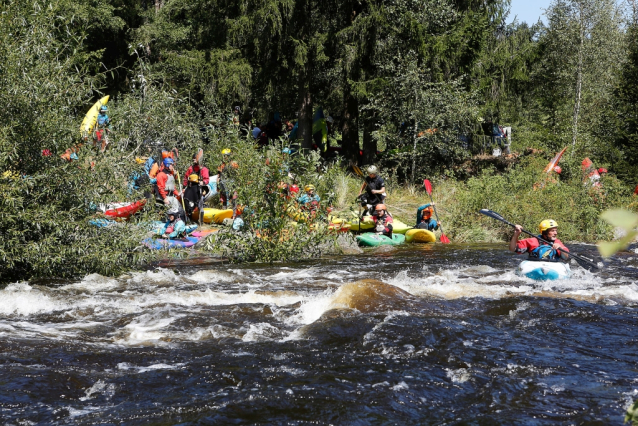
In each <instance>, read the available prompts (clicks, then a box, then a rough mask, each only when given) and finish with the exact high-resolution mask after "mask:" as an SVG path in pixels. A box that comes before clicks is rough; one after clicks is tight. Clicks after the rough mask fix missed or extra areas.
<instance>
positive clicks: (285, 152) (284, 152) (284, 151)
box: [281, 148, 291, 154]
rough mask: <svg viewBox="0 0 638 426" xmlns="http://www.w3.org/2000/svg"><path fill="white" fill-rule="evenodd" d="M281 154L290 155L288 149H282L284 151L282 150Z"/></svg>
mask: <svg viewBox="0 0 638 426" xmlns="http://www.w3.org/2000/svg"><path fill="white" fill-rule="evenodd" d="M281 153H282V154H290V153H291V151H290V148H284V149H282V150H281Z"/></svg>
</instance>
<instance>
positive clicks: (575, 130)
mask: <svg viewBox="0 0 638 426" xmlns="http://www.w3.org/2000/svg"><path fill="white" fill-rule="evenodd" d="M579 12H580V46H579V47H578V69H577V71H576V73H577V75H576V95H575V100H574V119H573V125H572V151H571V152H570V154H569V155H570V156H572V155H573V153H574V148H575V147H576V138H577V136H578V114H579V112H580V98H581V89H582V86H583V45H584V43H585V23H584V22H583V20H584V19H585V18H584V16H583V7H582V5H581V6H580V11H579Z"/></svg>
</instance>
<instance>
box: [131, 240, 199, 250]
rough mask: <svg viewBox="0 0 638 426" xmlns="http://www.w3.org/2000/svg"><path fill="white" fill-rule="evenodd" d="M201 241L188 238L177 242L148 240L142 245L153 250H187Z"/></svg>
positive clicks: (143, 241)
mask: <svg viewBox="0 0 638 426" xmlns="http://www.w3.org/2000/svg"><path fill="white" fill-rule="evenodd" d="M198 241H199V238H197V237H186V238H182V239H177V240H166V239H162V238H146V239H144V240H142V244H144V245H145V246H146V247H148V248H150V249H151V250H166V249H169V248H187V247H192V246H194V245H195V244H196V243H197V242H198Z"/></svg>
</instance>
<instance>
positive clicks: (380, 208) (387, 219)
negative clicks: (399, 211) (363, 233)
mask: <svg viewBox="0 0 638 426" xmlns="http://www.w3.org/2000/svg"><path fill="white" fill-rule="evenodd" d="M372 220H374V231H375V232H376V233H377V234H382V235H385V236H386V237H388V238H392V222H393V219H392V216H390V213H388V210H387V209H386V207H385V204H377V205H376V207H375V208H374V214H373V215H372Z"/></svg>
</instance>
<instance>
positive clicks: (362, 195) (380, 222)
mask: <svg viewBox="0 0 638 426" xmlns="http://www.w3.org/2000/svg"><path fill="white" fill-rule="evenodd" d="M366 171H367V173H368V176H366V177H365V181H364V182H363V184H362V185H361V189H360V190H359V196H358V198H359V200H360V202H361V207H362V208H365V211H364V214H363V216H362V217H361V219H362V220H363V219H364V217H365V216H366V215H369V216H372V220H373V221H374V224H375V227H374V229H375V232H376V233H378V234H382V235H385V236H386V237H388V238H392V222H393V221H394V219H393V217H392V214H391V213H390V212H389V211H388V208H387V206H386V205H385V199H386V197H387V194H386V189H385V181H384V180H383V178H382V177H381V176H379V169H378V168H377V167H376V166H370V167H368V168H367V169H366ZM433 207H434V203H427V204H423V205H422V206H420V207H419V208H418V209H417V212H416V224H415V227H416V228H417V229H427V230H428V231H436V230H438V229H439V227H440V225H441V223H440V222H439V221H436V220H435V219H434V218H432V214H433V213H434V209H433Z"/></svg>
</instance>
